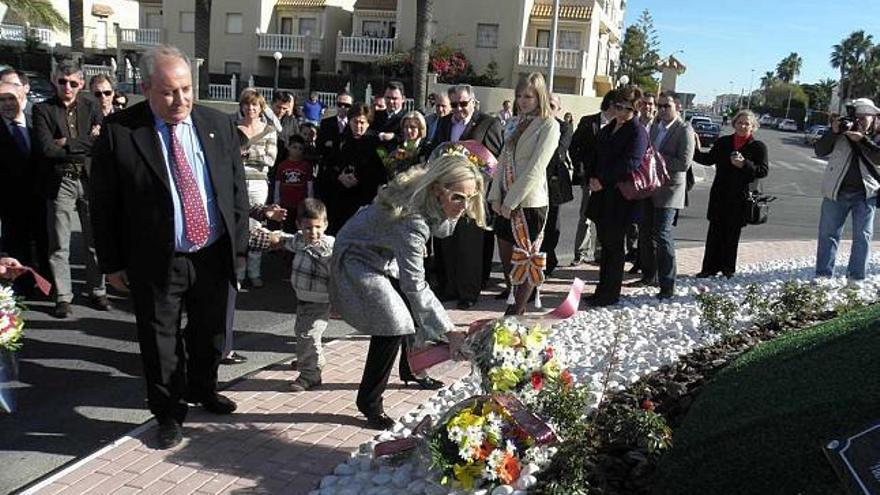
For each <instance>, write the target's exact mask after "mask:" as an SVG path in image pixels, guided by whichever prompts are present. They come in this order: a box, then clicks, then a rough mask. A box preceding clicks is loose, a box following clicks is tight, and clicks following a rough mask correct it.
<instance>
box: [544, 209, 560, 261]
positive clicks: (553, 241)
mask: <svg viewBox="0 0 880 495" xmlns="http://www.w3.org/2000/svg"><path fill="white" fill-rule="evenodd" d="M558 244H559V206H552V205H551V206H550V207H549V208H548V209H547V224H546V225H545V226H544V244H543V245H542V246H541V251H544V252H545V253H547V268H546V270H545V271H546V272H547V273H553V270H555V269H556V267H557V266H558V265H559V260H558V259H557V258H556V246H557V245H558Z"/></svg>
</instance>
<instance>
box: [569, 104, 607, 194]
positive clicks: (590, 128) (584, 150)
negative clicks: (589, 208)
mask: <svg viewBox="0 0 880 495" xmlns="http://www.w3.org/2000/svg"><path fill="white" fill-rule="evenodd" d="M601 128H602V112H599V113H594V114H592V115H587V116H584V117H581V120H580V122H578V126H577V130H576V131H574V135H572V137H571V145H570V146H569V148H568V154H569V156H571V162H572V166H573V167H574V176H573V177H572V182H573V183H575V184H580V185H582V186H584V187H586V184H587V181H588V179H589V178H590V172H591V170H592V169H593V167H594V166H595V165H596V159H597V156H598V155H597V153H598V151H597V148H596V138H597V137H598V136H599V130H600V129H601Z"/></svg>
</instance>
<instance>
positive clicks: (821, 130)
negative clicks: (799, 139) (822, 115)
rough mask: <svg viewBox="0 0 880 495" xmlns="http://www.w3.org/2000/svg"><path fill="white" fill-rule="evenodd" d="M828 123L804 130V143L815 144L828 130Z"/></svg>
mask: <svg viewBox="0 0 880 495" xmlns="http://www.w3.org/2000/svg"><path fill="white" fill-rule="evenodd" d="M828 129H829V127H828V126H827V125H814V126H810V128H809V129H807V130H806V132H804V144H809V145H814V144H816V141H818V140H820V139H822V136H824V135H825V133H826V132H828Z"/></svg>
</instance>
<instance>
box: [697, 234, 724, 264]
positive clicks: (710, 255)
mask: <svg viewBox="0 0 880 495" xmlns="http://www.w3.org/2000/svg"><path fill="white" fill-rule="evenodd" d="M723 249H724V227H723V226H722V225H721V224H720V222H712V221H710V222H709V230H708V231H707V232H706V247H705V250H704V251H703V267H702V269H701V270H700V271H701V272H702V273H706V274H709V275H715V274H716V273H718V272H719V271H720V270H721V261H720V259H721V257H722V252H723Z"/></svg>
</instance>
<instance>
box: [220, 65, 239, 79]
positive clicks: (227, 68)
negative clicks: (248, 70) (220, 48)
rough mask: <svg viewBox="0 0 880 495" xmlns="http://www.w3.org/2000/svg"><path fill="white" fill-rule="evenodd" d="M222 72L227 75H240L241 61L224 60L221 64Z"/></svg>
mask: <svg viewBox="0 0 880 495" xmlns="http://www.w3.org/2000/svg"><path fill="white" fill-rule="evenodd" d="M223 73H224V74H227V75H230V74H235V75H236V76H238V77H241V62H226V63H225V64H223Z"/></svg>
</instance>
